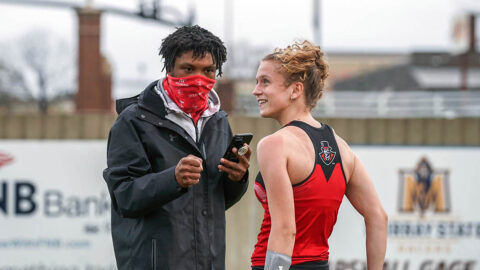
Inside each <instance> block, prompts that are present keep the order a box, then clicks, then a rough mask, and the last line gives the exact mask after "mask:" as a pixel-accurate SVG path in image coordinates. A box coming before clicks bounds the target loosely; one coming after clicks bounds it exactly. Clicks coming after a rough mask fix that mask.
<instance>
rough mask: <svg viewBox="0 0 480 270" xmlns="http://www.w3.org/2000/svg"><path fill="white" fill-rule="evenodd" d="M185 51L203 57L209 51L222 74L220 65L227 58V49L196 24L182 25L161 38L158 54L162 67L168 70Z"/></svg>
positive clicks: (195, 56)
mask: <svg viewBox="0 0 480 270" xmlns="http://www.w3.org/2000/svg"><path fill="white" fill-rule="evenodd" d="M187 51H193V57H194V58H203V57H204V56H205V54H206V53H210V54H211V55H212V58H213V62H214V64H215V66H216V69H217V71H218V76H222V65H223V63H225V61H226V60H227V49H226V48H225V45H223V42H222V41H221V40H220V38H218V37H217V36H215V35H214V34H212V33H211V32H210V31H208V30H206V29H204V28H202V27H200V26H198V25H194V26H182V27H180V28H177V30H176V31H175V32H173V33H171V34H170V35H168V36H167V37H166V38H164V39H163V40H162V45H161V46H160V52H159V55H161V56H162V58H163V59H164V62H163V69H162V71H163V70H164V69H166V70H167V72H170V71H171V70H172V69H173V67H174V66H175V59H176V58H177V57H178V56H180V55H181V54H183V53H184V52H187Z"/></svg>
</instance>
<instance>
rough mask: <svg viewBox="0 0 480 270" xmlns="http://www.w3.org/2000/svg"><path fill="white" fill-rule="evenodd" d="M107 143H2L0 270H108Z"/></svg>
mask: <svg viewBox="0 0 480 270" xmlns="http://www.w3.org/2000/svg"><path fill="white" fill-rule="evenodd" d="M105 161H106V142H105V141H88V142H85V141H83V142H79V141H0V270H27V269H28V270H50V269H56V270H59V269H62V270H67V269H68V270H113V269H116V267H115V260H114V254H113V246H112V240H111V234H110V197H109V195H108V191H107V186H106V184H105V182H104V180H103V178H102V171H103V169H104V168H105V167H106V163H105Z"/></svg>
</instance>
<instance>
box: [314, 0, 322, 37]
mask: <svg viewBox="0 0 480 270" xmlns="http://www.w3.org/2000/svg"><path fill="white" fill-rule="evenodd" d="M321 5H322V3H321V0H313V42H314V43H315V44H317V45H321V42H322V27H321V25H320V20H321V12H322V8H321Z"/></svg>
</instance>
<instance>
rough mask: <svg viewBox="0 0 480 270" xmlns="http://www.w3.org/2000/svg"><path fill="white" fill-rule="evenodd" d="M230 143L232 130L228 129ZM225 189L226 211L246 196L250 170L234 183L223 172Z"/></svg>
mask: <svg viewBox="0 0 480 270" xmlns="http://www.w3.org/2000/svg"><path fill="white" fill-rule="evenodd" d="M228 135H229V141H230V140H231V139H232V137H233V136H232V130H231V128H230V126H229V127H228ZM222 179H223V183H224V185H223V189H224V195H225V210H227V209H228V208H230V207H232V206H233V205H234V204H236V203H237V202H238V201H239V200H240V199H241V198H242V196H243V194H245V192H246V191H247V188H248V170H247V172H245V175H244V176H243V178H242V180H240V181H238V182H234V181H232V180H230V178H228V175H227V174H226V173H223V172H222Z"/></svg>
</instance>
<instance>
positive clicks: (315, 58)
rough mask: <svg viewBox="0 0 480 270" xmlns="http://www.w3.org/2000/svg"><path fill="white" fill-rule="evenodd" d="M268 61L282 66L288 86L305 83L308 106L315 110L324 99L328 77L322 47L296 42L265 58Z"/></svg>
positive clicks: (305, 41) (281, 69) (281, 71)
mask: <svg viewBox="0 0 480 270" xmlns="http://www.w3.org/2000/svg"><path fill="white" fill-rule="evenodd" d="M268 60H270V61H275V62H277V63H279V64H280V73H281V74H283V76H284V77H285V84H286V85H287V86H288V85H291V84H292V83H294V82H301V83H303V87H304V88H305V99H306V100H305V101H306V104H307V106H308V107H309V108H310V109H313V108H314V107H315V106H316V105H317V102H318V100H319V99H320V98H321V97H322V94H323V87H324V86H325V80H326V79H327V77H328V63H327V62H326V61H325V59H324V53H323V51H322V50H321V49H320V46H317V45H314V44H313V43H311V42H310V41H308V40H304V41H302V42H295V43H294V44H293V45H290V46H287V47H286V48H284V49H280V48H277V49H275V50H274V52H273V53H271V54H268V55H267V56H265V57H264V58H263V61H268Z"/></svg>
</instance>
